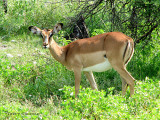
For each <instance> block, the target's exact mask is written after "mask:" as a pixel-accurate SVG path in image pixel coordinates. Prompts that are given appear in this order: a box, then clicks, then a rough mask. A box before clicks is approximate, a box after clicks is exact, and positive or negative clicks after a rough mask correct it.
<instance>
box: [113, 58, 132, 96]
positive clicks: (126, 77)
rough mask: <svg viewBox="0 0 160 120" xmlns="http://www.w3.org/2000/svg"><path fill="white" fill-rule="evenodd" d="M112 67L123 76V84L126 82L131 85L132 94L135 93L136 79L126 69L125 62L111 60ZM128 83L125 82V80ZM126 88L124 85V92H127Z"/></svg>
mask: <svg viewBox="0 0 160 120" xmlns="http://www.w3.org/2000/svg"><path fill="white" fill-rule="evenodd" d="M110 63H111V65H112V67H113V68H114V69H115V70H116V71H117V72H118V73H119V74H120V76H121V77H122V78H123V80H122V81H123V84H124V85H126V83H127V84H128V85H129V87H130V96H132V95H133V94H134V85H135V83H134V81H135V79H134V78H133V77H132V76H131V75H130V74H129V72H128V71H127V70H126V67H125V65H123V64H122V63H123V62H117V61H110ZM124 81H125V82H126V83H125V82H124ZM125 91H126V88H125V87H124V86H123V88H122V92H123V93H125Z"/></svg>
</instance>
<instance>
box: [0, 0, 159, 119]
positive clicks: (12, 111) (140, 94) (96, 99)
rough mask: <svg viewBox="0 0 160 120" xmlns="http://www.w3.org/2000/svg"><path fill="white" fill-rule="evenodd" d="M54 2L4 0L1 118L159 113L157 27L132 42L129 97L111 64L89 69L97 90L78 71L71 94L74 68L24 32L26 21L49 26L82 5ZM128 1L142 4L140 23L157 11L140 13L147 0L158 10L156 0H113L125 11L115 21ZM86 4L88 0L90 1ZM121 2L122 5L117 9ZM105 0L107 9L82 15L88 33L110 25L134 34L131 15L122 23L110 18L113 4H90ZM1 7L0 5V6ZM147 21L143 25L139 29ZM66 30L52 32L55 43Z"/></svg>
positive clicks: (0, 31) (121, 116)
mask: <svg viewBox="0 0 160 120" xmlns="http://www.w3.org/2000/svg"><path fill="white" fill-rule="evenodd" d="M55 2H56V3H55V4H49V3H48V1H47V0H43V1H37V0H29V1H28V0H27V1H21V0H8V12H7V14H5V13H3V12H0V20H1V23H0V119H2V120H3V119H66V120H67V119H68V120H69V119H160V117H159V116H160V112H159V111H160V96H159V93H160V89H159V86H160V82H159V79H160V67H159V66H160V59H159V58H160V42H159V39H160V36H158V34H159V31H158V30H159V27H157V28H156V29H155V30H154V31H152V34H150V35H149V37H148V38H146V40H145V41H141V42H140V43H138V44H136V46H135V53H134V56H133V58H132V59H131V61H130V62H129V64H128V66H127V69H128V71H130V73H131V74H132V75H133V76H134V77H135V78H136V79H137V81H136V85H135V95H134V96H133V97H132V98H130V97H129V90H127V94H126V96H124V97H122V96H121V81H120V77H119V75H118V73H117V72H116V71H114V70H113V69H112V70H109V71H106V72H103V73H94V75H95V80H96V82H97V85H98V88H99V91H93V90H91V89H90V85H89V82H88V81H86V77H85V76H84V75H83V73H82V81H81V88H80V93H79V96H78V98H74V87H73V86H74V76H73V72H71V71H68V70H67V69H66V68H65V67H64V66H62V65H61V64H60V63H58V62H57V61H55V60H54V59H53V58H52V57H51V55H50V53H49V51H48V50H44V49H42V46H41V45H42V41H41V39H40V38H38V37H37V36H34V35H32V34H30V33H29V32H28V26H30V25H35V26H38V27H40V28H43V27H45V28H52V27H53V26H54V24H55V23H57V22H63V23H64V24H66V23H68V22H69V21H70V19H69V17H73V16H75V15H76V14H77V12H78V11H79V12H80V11H81V9H82V8H84V7H83V6H81V7H79V6H80V5H82V4H83V2H82V3H81V2H80V3H78V4H77V2H74V1H69V2H68V1H67V2H66V1H61V2H60V1H55ZM125 3H128V4H125ZM131 3H136V4H135V5H136V8H137V10H138V9H140V8H141V9H140V11H139V13H140V14H139V15H138V17H140V16H141V18H142V19H143V20H140V19H138V22H139V24H141V25H143V26H145V25H147V26H148V25H150V24H147V23H146V21H147V19H149V18H151V20H154V19H153V18H154V17H156V16H157V15H158V14H159V13H157V14H152V15H151V16H150V17H146V19H145V15H148V14H147V13H148V12H149V9H150V8H149V6H150V5H151V6H153V7H152V8H153V9H152V12H153V13H155V11H156V10H157V9H156V8H157V7H158V6H159V3H158V1H157V0H153V1H151V2H150V1H147V0H145V1H143V2H141V4H140V3H139V2H137V0H133V1H131V2H130V1H127V0H126V1H123V2H122V1H119V2H117V0H115V4H114V5H115V7H116V12H115V13H119V12H118V11H120V13H121V12H122V13H123V12H125V14H121V15H120V14H117V15H118V16H119V17H120V18H119V20H120V21H121V20H127V19H128V18H130V17H131V11H129V12H126V11H127V10H129V8H132V7H133V6H132V5H134V4H132V5H131ZM88 4H93V1H91V2H90V3H87V5H88ZM124 4H125V7H124V8H125V9H121V8H123V5H124ZM104 5H105V6H107V7H106V8H107V9H108V11H109V13H106V11H98V12H97V13H100V14H94V15H92V16H91V17H88V19H86V23H87V25H88V27H89V30H90V33H91V35H92V36H94V35H97V34H101V33H104V32H107V31H112V30H118V31H123V32H125V33H127V34H129V35H133V34H132V32H131V31H135V32H136V30H135V29H132V28H131V29H130V28H129V27H128V26H130V25H131V24H130V22H129V20H130V19H129V20H128V21H127V22H125V23H124V24H119V23H118V22H117V23H116V21H111V18H113V16H112V15H113V14H110V12H114V11H112V10H113V9H110V8H112V7H113V8H114V6H110V5H111V4H110V3H107V1H105V2H103V3H102V4H100V6H99V8H97V9H95V10H100V9H101V8H103V6H104ZM77 7H79V8H80V9H77ZM74 10H75V11H74ZM76 10H77V11H76ZM103 10H105V9H103ZM0 11H3V7H1V6H0ZM145 11H147V12H146V13H145ZM94 12H95V11H94ZM64 18H65V19H64ZM104 18H105V19H104ZM117 18H118V17H117ZM158 19H159V18H158V16H157V20H158ZM114 20H117V19H116V18H115V19H114ZM157 20H155V21H157ZM155 21H153V22H155ZM113 23H114V24H116V25H117V26H113ZM145 23H146V24H145ZM151 26H152V25H151ZM151 26H149V27H148V28H147V27H144V30H147V29H149V28H150V27H151ZM138 27H140V26H138ZM120 28H121V29H120ZM68 29H70V28H68ZM65 30H66V29H65ZM142 30H143V28H142V29H140V30H138V29H137V34H138V35H141V34H143V33H141V32H142ZM65 32H66V31H61V32H60V33H59V34H57V35H54V39H55V41H57V42H58V44H60V45H66V44H68V43H69V42H70V41H66V40H65V39H63V36H64V35H65ZM157 33H158V34H157Z"/></svg>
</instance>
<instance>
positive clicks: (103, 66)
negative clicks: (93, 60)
mask: <svg viewBox="0 0 160 120" xmlns="http://www.w3.org/2000/svg"><path fill="white" fill-rule="evenodd" d="M111 68H112V66H111V64H110V63H109V61H108V59H106V60H105V61H104V62H102V63H99V64H96V65H93V66H90V67H86V68H83V69H82V71H93V72H103V71H107V70H109V69H111Z"/></svg>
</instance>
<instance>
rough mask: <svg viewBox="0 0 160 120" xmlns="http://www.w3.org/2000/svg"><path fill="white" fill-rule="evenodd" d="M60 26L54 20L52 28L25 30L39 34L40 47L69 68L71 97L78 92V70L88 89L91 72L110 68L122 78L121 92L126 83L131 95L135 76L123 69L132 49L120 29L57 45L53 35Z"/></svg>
mask: <svg viewBox="0 0 160 120" xmlns="http://www.w3.org/2000/svg"><path fill="white" fill-rule="evenodd" d="M62 27H63V24H62V23H58V24H56V25H55V26H54V28H53V29H43V30H41V29H40V28H38V27H36V26H30V27H29V30H30V31H31V32H32V33H34V34H37V35H41V36H42V40H43V47H44V48H49V50H50V53H51V54H52V56H53V57H54V58H55V59H56V60H57V61H58V62H60V63H61V64H63V65H64V66H66V68H67V69H69V70H72V71H73V72H74V76H75V97H77V95H78V93H79V87H80V81H81V72H82V71H83V72H84V73H85V75H86V77H87V79H88V80H89V82H90V85H91V88H92V89H97V85H96V82H95V79H94V76H93V73H92V72H103V71H106V70H108V69H111V68H114V69H115V70H116V71H117V72H118V73H119V74H120V77H121V80H122V95H125V93H126V90H127V86H129V87H130V96H131V95H133V94H134V81H135V79H134V78H133V77H132V76H131V75H130V73H129V72H128V71H127V70H126V65H127V63H128V62H129V60H130V59H131V57H132V55H133V52H134V42H133V40H132V38H130V37H128V36H126V35H125V34H123V33H121V32H108V33H104V34H100V35H97V36H94V37H91V38H85V39H79V40H76V41H74V42H71V43H70V44H68V45H66V46H62V47H61V46H59V45H58V44H57V43H56V42H55V41H54V40H53V37H52V36H53V35H54V34H55V33H58V31H59V30H61V29H62Z"/></svg>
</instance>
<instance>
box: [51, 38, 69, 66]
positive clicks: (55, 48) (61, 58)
mask: <svg viewBox="0 0 160 120" xmlns="http://www.w3.org/2000/svg"><path fill="white" fill-rule="evenodd" d="M49 50H50V53H51V54H52V56H53V57H54V58H55V59H56V60H57V61H58V62H60V63H62V64H63V65H65V53H66V51H65V50H64V49H63V47H60V46H59V45H58V44H57V43H56V42H55V41H54V40H53V38H52V39H51V42H50V47H49Z"/></svg>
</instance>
